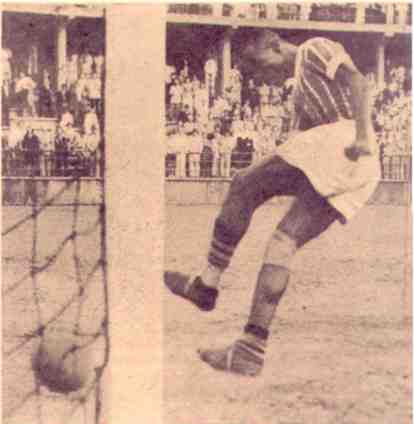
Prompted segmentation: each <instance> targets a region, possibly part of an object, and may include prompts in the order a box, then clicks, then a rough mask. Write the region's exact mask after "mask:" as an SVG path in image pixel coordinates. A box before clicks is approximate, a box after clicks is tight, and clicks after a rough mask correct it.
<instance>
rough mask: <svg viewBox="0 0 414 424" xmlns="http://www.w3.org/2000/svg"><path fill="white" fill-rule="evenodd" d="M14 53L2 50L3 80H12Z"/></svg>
mask: <svg viewBox="0 0 414 424" xmlns="http://www.w3.org/2000/svg"><path fill="white" fill-rule="evenodd" d="M12 57H13V53H12V51H11V50H10V49H2V74H3V80H11V78H12V68H11V58H12Z"/></svg>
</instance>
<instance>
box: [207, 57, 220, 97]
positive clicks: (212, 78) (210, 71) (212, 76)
mask: <svg viewBox="0 0 414 424" xmlns="http://www.w3.org/2000/svg"><path fill="white" fill-rule="evenodd" d="M217 72H218V68H217V61H216V59H214V58H213V56H212V55H210V57H209V59H208V60H207V61H206V63H205V65H204V77H205V80H206V82H207V90H208V95H209V103H210V104H212V101H213V99H214V97H215V95H216V79H217Z"/></svg>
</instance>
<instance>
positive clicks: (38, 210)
mask: <svg viewBox="0 0 414 424" xmlns="http://www.w3.org/2000/svg"><path fill="white" fill-rule="evenodd" d="M21 183H22V184H29V183H32V184H35V185H40V184H43V183H42V182H41V181H36V180H23V181H22V182H21ZM6 184H7V183H6ZM52 185H57V187H56V188H55V190H56V192H55V193H54V194H52V195H51V196H49V197H46V198H45V199H43V201H40V199H38V198H37V197H35V198H34V201H33V200H32V205H31V206H21V205H20V206H19V205H7V206H4V207H3V231H2V243H3V255H2V256H3V258H2V259H3V263H2V266H3V286H2V288H3V296H2V303H3V420H4V422H5V423H16V424H17V423H23V422H27V423H29V422H30V423H33V424H35V423H38V424H43V423H47V424H48V423H52V422H55V423H62V424H69V423H76V424H77V423H82V422H84V423H88V424H89V423H99V422H100V413H101V407H102V400H101V394H102V393H101V380H102V376H103V372H104V370H105V367H106V365H107V363H108V360H109V336H108V298H107V295H108V287H107V270H106V245H105V243H106V239H105V203H104V201H103V179H96V180H94V181H92V180H83V179H80V178H72V179H70V180H65V181H50V182H49V186H50V187H49V188H50V189H51V190H49V191H53V187H52ZM59 186H60V187H59ZM91 186H93V189H95V190H97V196H96V197H97V200H95V201H90V202H85V201H84V199H83V198H84V197H85V191H88V192H90V190H91ZM99 198H100V199H99ZM54 341H55V342H56V341H57V346H56V345H54V344H53V343H54ZM42 346H45V347H46V348H49V349H52V350H53V349H54V350H58V351H59V352H58V353H59V355H60V356H61V358H62V361H63V359H65V360H66V361H67V362H68V364H67V365H66V366H67V367H69V370H68V372H69V373H70V372H76V367H78V366H81V365H80V364H81V363H82V360H83V358H85V357H88V358H89V362H88V364H87V366H88V370H87V372H88V378H87V380H86V381H85V382H84V384H83V385H82V388H81V389H79V390H74V391H71V392H70V393H64V392H62V391H61V390H59V389H56V388H54V387H53V385H52V386H51V385H50V384H49V385H48V384H45V382H44V379H42V378H39V377H38V376H37V375H36V372H35V369H34V359H35V358H36V355H37V354H38V352H39V349H40V348H41V347H42ZM59 349H60V350H59ZM71 367H73V368H74V369H73V370H71V369H70V368H71ZM51 377H52V378H53V376H51ZM58 377H59V376H58Z"/></svg>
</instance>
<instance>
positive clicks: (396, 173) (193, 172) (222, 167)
mask: <svg viewBox="0 0 414 424" xmlns="http://www.w3.org/2000/svg"><path fill="white" fill-rule="evenodd" d="M260 157H261V155H259V154H258V153H257V152H249V153H243V152H233V153H222V154H218V155H214V154H213V155H205V156H203V155H202V154H199V153H177V154H171V153H170V154H168V155H167V156H166V159H165V176H166V178H167V179H197V178H200V179H205V178H222V179H223V178H224V179H227V178H231V177H232V176H233V175H234V174H235V173H236V172H237V171H238V170H240V169H243V168H246V167H248V166H250V165H251V164H252V163H254V162H255V161H257V160H259V159H260ZM380 163H381V178H382V180H385V181H402V182H410V181H411V176H412V165H411V155H406V154H405V155H402V154H401V155H391V156H389V155H384V156H383V157H382V158H380Z"/></svg>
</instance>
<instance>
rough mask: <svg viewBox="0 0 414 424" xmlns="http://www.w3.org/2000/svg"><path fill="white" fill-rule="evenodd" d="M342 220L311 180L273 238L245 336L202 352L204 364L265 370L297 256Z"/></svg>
mask: <svg viewBox="0 0 414 424" xmlns="http://www.w3.org/2000/svg"><path fill="white" fill-rule="evenodd" d="M339 218H340V214H339V212H337V211H336V210H335V209H334V208H333V207H332V206H330V205H329V203H328V202H327V201H326V200H325V199H324V198H322V197H321V196H320V195H319V194H318V193H316V191H315V190H314V189H313V187H312V186H311V184H310V183H309V182H308V181H307V182H306V185H304V186H303V192H302V194H301V195H300V197H298V198H297V199H296V200H295V202H294V204H293V205H292V207H291V209H290V210H289V211H288V213H287V214H286V215H285V217H284V218H283V219H282V221H281V222H280V223H279V225H278V226H277V229H276V231H275V232H274V233H273V235H272V237H271V238H270V241H269V243H268V246H267V250H266V255H265V258H264V262H263V265H262V268H261V271H260V273H259V276H258V280H257V285H256V288H255V292H254V297H253V302H252V307H251V311H250V315H249V319H248V322H247V325H246V326H245V328H244V332H243V335H242V337H241V338H240V339H239V340H237V341H236V342H235V343H234V344H233V345H231V346H230V347H228V348H225V349H222V350H206V351H201V352H200V355H201V358H202V359H203V360H204V361H206V362H208V363H209V364H210V365H211V366H213V367H214V368H217V369H221V370H229V371H232V372H236V373H240V374H245V375H257V374H258V373H259V372H260V371H261V369H262V366H263V363H264V355H265V350H266V342H267V339H268V336H269V329H270V326H271V324H272V321H273V318H274V316H275V313H276V309H277V306H278V304H279V302H280V300H281V298H282V296H283V294H284V292H285V290H286V288H287V285H288V282H289V277H290V261H291V259H292V257H293V255H294V254H295V252H296V251H297V249H299V248H300V247H301V246H303V245H304V244H305V243H307V242H308V241H310V240H312V239H313V238H315V237H317V236H319V235H320V234H321V233H323V232H324V231H325V230H326V229H327V228H328V227H329V226H330V225H331V224H332V223H333V222H335V221H336V220H337V219H339Z"/></svg>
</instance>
